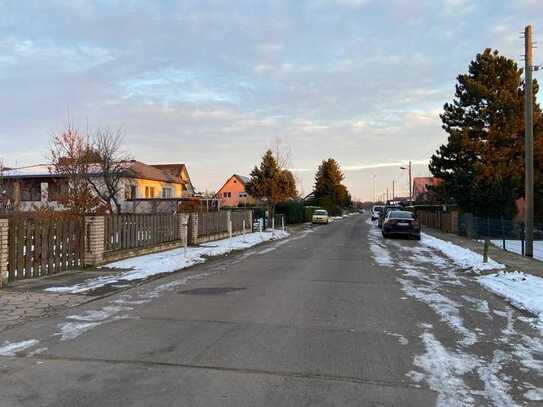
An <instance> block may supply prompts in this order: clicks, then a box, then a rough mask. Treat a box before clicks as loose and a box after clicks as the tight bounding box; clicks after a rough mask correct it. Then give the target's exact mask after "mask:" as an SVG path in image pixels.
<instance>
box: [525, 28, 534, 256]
mask: <svg viewBox="0 0 543 407" xmlns="http://www.w3.org/2000/svg"><path fill="white" fill-rule="evenodd" d="M532 45H533V43H532V26H531V25H528V26H527V27H526V28H525V30H524V49H525V55H524V62H525V65H524V98H525V99H524V115H525V116H524V127H525V129H524V136H525V152H524V163H525V166H526V168H525V172H526V174H525V178H526V186H525V192H524V200H525V205H526V208H525V216H526V251H525V254H526V256H528V257H533V255H534V122H533V119H534V106H533V103H534V97H533V92H532V91H533V85H532V70H533V55H532Z"/></svg>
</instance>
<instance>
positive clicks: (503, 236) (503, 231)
mask: <svg viewBox="0 0 543 407" xmlns="http://www.w3.org/2000/svg"><path fill="white" fill-rule="evenodd" d="M500 224H501V227H502V243H503V250H505V251H507V248H506V247H505V228H504V227H503V216H500Z"/></svg>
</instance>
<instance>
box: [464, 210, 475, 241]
mask: <svg viewBox="0 0 543 407" xmlns="http://www.w3.org/2000/svg"><path fill="white" fill-rule="evenodd" d="M464 218H465V220H466V237H467V238H468V239H473V214H471V213H466V214H465V215H464Z"/></svg>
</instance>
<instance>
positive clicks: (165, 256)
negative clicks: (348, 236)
mask: <svg viewBox="0 0 543 407" xmlns="http://www.w3.org/2000/svg"><path fill="white" fill-rule="evenodd" d="M288 236H289V233H288V232H284V231H280V230H270V231H265V232H257V233H251V234H248V235H240V236H235V237H233V238H231V239H224V240H219V241H215V242H209V243H205V244H202V245H201V246H199V247H188V248H178V249H173V250H168V251H165V252H160V253H153V254H148V255H144V256H138V257H134V258H131V259H127V260H121V261H118V262H115V263H111V264H108V267H112V268H120V269H132V270H130V271H127V272H123V273H119V274H116V275H111V276H102V277H96V278H91V279H88V280H86V281H84V282H82V283H80V284H76V285H73V286H67V287H50V288H47V289H45V291H49V292H56V293H64V294H81V293H85V292H88V291H91V290H95V289H97V288H100V287H104V286H106V285H110V284H115V283H118V282H120V281H135V280H142V279H145V278H149V277H152V276H155V275H158V274H165V273H173V272H175V271H178V270H181V269H184V268H187V267H190V266H193V265H195V264H199V263H203V262H205V257H211V256H221V255H224V254H227V253H230V252H231V251H233V250H243V249H247V248H249V247H252V246H255V245H257V244H260V243H263V242H267V241H270V240H278V239H284V238H286V237H288Z"/></svg>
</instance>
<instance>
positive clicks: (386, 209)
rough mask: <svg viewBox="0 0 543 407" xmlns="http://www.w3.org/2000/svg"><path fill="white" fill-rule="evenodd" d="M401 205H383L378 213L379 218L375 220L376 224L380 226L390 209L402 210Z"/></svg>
mask: <svg viewBox="0 0 543 407" xmlns="http://www.w3.org/2000/svg"><path fill="white" fill-rule="evenodd" d="M403 210H404V208H403V206H398V205H385V206H384V207H383V211H382V212H381V213H380V214H379V220H378V221H377V226H378V227H380V228H382V227H383V222H384V221H385V218H386V216H387V215H388V213H389V212H390V211H403Z"/></svg>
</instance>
